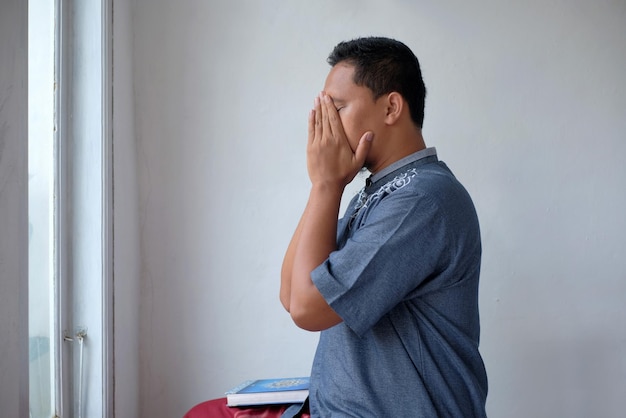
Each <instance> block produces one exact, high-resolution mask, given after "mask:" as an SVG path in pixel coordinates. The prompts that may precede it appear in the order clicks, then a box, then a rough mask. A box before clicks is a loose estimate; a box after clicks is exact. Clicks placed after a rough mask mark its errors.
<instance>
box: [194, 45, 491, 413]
mask: <svg viewBox="0 0 626 418" xmlns="http://www.w3.org/2000/svg"><path fill="white" fill-rule="evenodd" d="M328 62H329V63H330V65H331V66H332V68H331V70H330V72H329V74H328V77H327V79H326V83H325V86H324V90H323V91H322V92H321V93H320V94H319V96H318V97H316V98H315V100H314V108H313V110H312V111H311V113H310V115H309V123H308V125H309V127H308V144H307V168H308V173H309V177H310V180H311V189H310V193H309V199H308V202H307V205H306V207H305V209H304V212H303V214H302V217H301V219H300V222H299V224H298V226H297V227H296V230H295V233H294V235H293V237H292V239H291V242H290V244H289V246H288V248H287V252H286V254H285V258H284V261H283V266H282V272H281V288H280V300H281V303H282V304H283V306H284V307H285V309H286V310H287V311H288V312H289V313H290V315H291V317H292V318H293V321H294V322H295V323H296V325H298V326H299V327H301V328H304V329H306V330H310V331H321V334H320V339H319V345H318V347H317V352H316V355H315V359H314V362H313V366H312V371H311V388H310V395H309V402H308V407H309V411H306V412H310V415H311V416H312V417H379V418H388V417H394V418H395V417H464V418H466V417H484V416H486V414H485V400H486V396H487V376H486V372H485V368H484V365H483V362H482V359H481V356H480V354H479V351H478V342H479V333H480V329H479V316H478V278H479V270H480V258H481V243H480V231H479V225H478V219H477V216H476V212H475V209H474V206H473V203H472V201H471V198H470V196H469V195H468V193H467V191H466V190H465V189H464V188H463V186H462V185H461V184H460V183H459V182H458V181H457V180H456V179H455V177H454V175H453V174H452V173H451V171H450V170H449V169H448V168H447V166H446V165H445V164H444V163H443V162H441V161H439V160H438V158H437V154H436V150H435V149H434V148H426V145H425V143H424V139H423V137H422V132H421V128H422V123H423V119H424V99H425V95H426V89H425V87H424V83H423V81H422V75H421V70H420V66H419V62H418V60H417V58H416V57H415V55H414V54H413V53H412V52H411V50H410V49H409V48H408V47H407V46H405V45H404V44H402V43H400V42H398V41H395V40H392V39H388V38H380V37H369V38H360V39H356V40H352V41H349V42H342V43H340V44H338V45H337V46H336V47H335V49H334V50H333V51H332V53H331V54H330V56H329V58H328ZM363 168H367V169H368V170H369V171H370V172H371V173H372V175H371V176H370V178H369V179H368V181H367V182H366V185H365V187H364V188H363V189H362V190H361V192H360V193H359V194H358V195H357V196H355V197H354V198H353V199H352V201H351V203H350V204H349V206H348V209H347V210H346V213H345V214H344V216H343V217H342V218H341V219H340V220H339V222H337V218H338V212H339V207H340V202H341V196H342V194H343V191H344V188H345V186H346V185H347V184H348V183H350V182H351V181H352V180H353V179H354V177H355V175H356V174H357V173H358V172H359V171H360V170H361V169H363ZM295 409H297V408H289V409H288V410H287V412H285V415H284V416H293V413H294V412H295V411H294V410H295ZM304 409H306V406H305V408H304ZM257 411H258V412H259V413H268V415H265V416H278V414H279V413H283V411H284V408H281V409H280V412H276V413H275V415H269V413H270V411H269V410H265V411H263V410H262V409H260V410H257ZM197 416H200V415H197ZM216 416H217V415H216ZM220 416H221V415H220ZM250 416H252V415H250ZM189 417H190V418H191V417H192V416H191V415H189Z"/></svg>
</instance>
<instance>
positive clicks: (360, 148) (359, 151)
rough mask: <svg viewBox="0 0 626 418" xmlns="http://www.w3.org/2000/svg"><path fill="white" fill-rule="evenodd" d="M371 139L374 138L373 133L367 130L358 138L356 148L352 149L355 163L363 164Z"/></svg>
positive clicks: (370, 145)
mask: <svg viewBox="0 0 626 418" xmlns="http://www.w3.org/2000/svg"><path fill="white" fill-rule="evenodd" d="M372 139H374V133H373V132H369V131H368V132H365V133H364V134H363V136H362V137H361V139H360V140H359V144H358V145H357V147H356V150H355V151H354V158H355V160H356V162H357V164H358V165H359V166H361V167H362V166H363V165H364V164H365V159H366V158H367V154H368V153H369V151H370V148H371V147H372Z"/></svg>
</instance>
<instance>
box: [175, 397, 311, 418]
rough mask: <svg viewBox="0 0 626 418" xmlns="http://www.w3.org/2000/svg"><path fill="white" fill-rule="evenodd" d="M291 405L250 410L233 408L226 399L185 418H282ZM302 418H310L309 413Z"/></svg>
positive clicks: (192, 411)
mask: <svg viewBox="0 0 626 418" xmlns="http://www.w3.org/2000/svg"><path fill="white" fill-rule="evenodd" d="M288 407H289V405H265V406H255V407H248V408H240V407H236V408H231V407H229V406H228V405H226V398H219V399H213V400H210V401H206V402H202V403H200V404H198V405H196V406H194V407H193V408H191V409H190V410H189V412H187V413H186V414H185V416H184V417H183V418H232V417H235V418H280V416H281V415H282V414H283V412H285V410H286V409H287V408H288ZM302 418H310V415H309V414H307V413H304V414H302Z"/></svg>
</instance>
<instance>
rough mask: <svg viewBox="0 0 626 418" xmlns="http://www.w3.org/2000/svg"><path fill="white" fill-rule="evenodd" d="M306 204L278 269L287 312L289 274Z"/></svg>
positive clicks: (289, 296)
mask: <svg viewBox="0 0 626 418" xmlns="http://www.w3.org/2000/svg"><path fill="white" fill-rule="evenodd" d="M307 208H308V203H307V206H306V207H305V208H304V212H302V216H301V217H300V221H298V226H296V230H295V231H294V233H293V236H292V237H291V241H290V242H289V246H288V247H287V251H286V252H285V257H284V258H283V265H282V268H281V271H280V302H281V303H282V305H283V307H284V308H285V309H286V310H287V312H289V310H290V300H291V276H292V275H293V259H294V257H295V254H296V249H297V248H298V242H299V241H300V231H301V230H302V224H304V221H305V218H306V214H307Z"/></svg>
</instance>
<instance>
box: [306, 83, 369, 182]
mask: <svg viewBox="0 0 626 418" xmlns="http://www.w3.org/2000/svg"><path fill="white" fill-rule="evenodd" d="M372 137H373V133H372V132H366V133H364V134H363V136H362V137H361V138H360V140H359V143H358V145H357V148H356V150H355V151H352V148H351V147H350V143H349V142H348V138H347V136H346V134H345V132H344V129H343V125H342V123H341V119H340V118H339V114H338V112H337V109H335V106H334V103H333V101H332V99H331V98H330V96H328V95H327V94H325V93H323V92H322V93H321V94H320V95H319V96H318V97H316V98H315V107H314V108H313V110H311V113H310V114H309V138H308V144H307V168H308V171H309V178H310V179H311V182H312V183H313V184H314V185H315V184H317V185H324V184H325V185H332V186H339V187H341V188H343V187H345V186H346V185H347V184H348V183H350V182H351V181H352V179H354V176H356V174H357V173H358V172H359V170H360V169H361V168H362V167H363V165H364V164H365V158H366V156H367V153H368V152H369V149H370V147H371V141H372Z"/></svg>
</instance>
